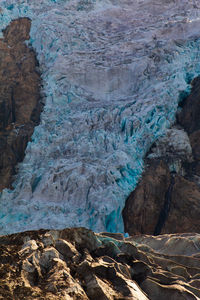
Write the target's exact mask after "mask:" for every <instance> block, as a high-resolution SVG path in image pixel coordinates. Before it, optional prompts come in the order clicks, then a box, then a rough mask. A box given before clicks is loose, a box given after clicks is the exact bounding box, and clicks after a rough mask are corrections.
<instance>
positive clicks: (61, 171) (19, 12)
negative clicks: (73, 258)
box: [0, 0, 200, 234]
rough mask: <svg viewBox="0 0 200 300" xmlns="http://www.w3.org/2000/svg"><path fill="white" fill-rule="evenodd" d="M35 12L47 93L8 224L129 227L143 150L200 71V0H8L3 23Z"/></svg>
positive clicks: (5, 216)
mask: <svg viewBox="0 0 200 300" xmlns="http://www.w3.org/2000/svg"><path fill="white" fill-rule="evenodd" d="M19 17H28V18H30V19H31V20H32V27H31V33H30V40H29V41H27V44H28V45H30V46H31V47H33V48H34V49H35V51H36V53H37V58H38V61H39V64H40V70H41V73H42V80H43V88H42V91H41V96H42V97H43V101H44V102H45V107H44V111H43V113H42V115H41V123H40V125H39V126H37V127H36V128H35V131H34V134H33V136H32V141H31V142H29V144H28V146H27V149H26V155H25V158H24V161H23V162H22V163H20V164H19V165H18V174H17V175H16V178H15V182H14V189H13V190H8V189H5V190H3V192H2V193H1V195H0V233H1V234H6V233H13V232H17V231H24V230H30V229H38V228H57V229H59V228H64V227H66V226H68V227H69V226H73V227H77V226H85V227H87V228H91V229H93V230H95V231H98V232H99V231H105V230H106V231H110V232H124V228H123V221H122V216H121V211H122V209H123V206H124V203H125V199H126V197H127V196H128V195H129V194H130V192H131V191H132V190H133V189H134V188H135V186H136V184H137V182H138V180H139V178H140V176H141V173H142V170H143V158H144V155H145V153H146V152H147V151H148V149H149V147H150V146H151V145H152V143H153V142H154V141H156V140H157V139H158V137H160V136H162V135H164V134H165V132H166V130H167V129H168V128H169V127H170V125H172V124H173V122H174V120H175V114H176V111H177V107H178V102H179V101H180V100H182V98H183V97H185V95H187V93H189V91H190V82H191V80H192V79H193V78H194V77H196V76H198V75H199V74H200V31H199V29H198V28H199V25H200V2H199V1H198V0H191V1H188V0H137V1H136V0H135V1H133V0H115V1H114V0H6V1H5V0H0V29H1V30H3V29H4V28H5V27H6V26H7V25H8V24H9V22H10V21H11V20H13V19H16V18H19Z"/></svg>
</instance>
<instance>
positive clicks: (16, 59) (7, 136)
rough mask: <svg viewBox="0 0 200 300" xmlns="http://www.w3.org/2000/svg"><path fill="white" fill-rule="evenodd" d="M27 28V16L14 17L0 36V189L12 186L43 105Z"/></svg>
mask: <svg viewBox="0 0 200 300" xmlns="http://www.w3.org/2000/svg"><path fill="white" fill-rule="evenodd" d="M30 28H31V21H30V20H29V19H28V18H20V19H17V20H14V21H12V22H11V23H10V25H9V26H8V27H7V28H6V29H5V30H4V32H3V34H4V38H3V39H0V191H2V189H4V188H6V187H7V188H11V184H12V181H13V175H14V174H15V173H16V169H15V167H16V164H17V163H18V162H20V161H22V160H23V158H24V152H25V149H26V146H27V143H28V141H29V140H30V138H31V135H32V133H33V130H34V126H36V125H37V124H38V123H39V119H40V112H41V109H42V105H41V103H40V83H41V80H40V74H39V73H38V71H37V68H38V62H37V59H36V55H35V53H34V51H33V49H30V48H29V47H28V46H27V45H26V44H25V43H24V42H25V40H28V39H29V32H30Z"/></svg>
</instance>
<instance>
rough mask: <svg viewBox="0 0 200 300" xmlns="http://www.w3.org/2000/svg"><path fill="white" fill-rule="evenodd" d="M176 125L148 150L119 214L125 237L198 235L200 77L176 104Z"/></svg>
mask: <svg viewBox="0 0 200 300" xmlns="http://www.w3.org/2000/svg"><path fill="white" fill-rule="evenodd" d="M180 107H181V109H180V108H179V112H178V113H177V122H176V124H175V125H174V127H173V128H171V129H169V130H167V133H166V135H165V136H164V137H162V138H160V139H159V140H158V141H157V142H156V143H155V144H154V145H153V146H152V148H151V149H150V151H149V153H148V154H147V157H146V160H145V164H146V167H145V171H144V173H143V176H142V178H141V180H140V182H139V184H138V186H137V188H136V189H135V190H134V191H133V192H132V193H131V194H130V196H129V197H128V199H127V201H126V205H125V208H124V210H123V218H124V226H125V231H126V232H128V233H129V234H131V235H132V234H139V233H145V234H155V235H157V234H160V233H175V232H191V231H192V232H200V219H199V214H200V202H199V199H200V177H199V176H200V156H199V154H200V121H199V112H200V78H196V79H194V80H193V82H192V89H191V93H190V95H189V96H188V97H186V98H185V99H184V100H183V101H182V102H181V103H180Z"/></svg>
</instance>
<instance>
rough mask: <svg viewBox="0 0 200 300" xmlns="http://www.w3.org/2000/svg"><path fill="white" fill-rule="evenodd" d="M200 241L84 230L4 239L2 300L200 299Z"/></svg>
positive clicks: (1, 249) (0, 279) (187, 237)
mask: <svg viewBox="0 0 200 300" xmlns="http://www.w3.org/2000/svg"><path fill="white" fill-rule="evenodd" d="M199 247H200V236H199V235H198V234H182V235H163V236H160V237H159V238H157V237H152V236H140V237H131V238H127V239H124V238H123V236H122V235H121V234H106V233H100V234H95V233H93V232H92V231H90V230H87V229H85V228H71V229H64V230H60V231H58V230H39V231H30V232H24V233H18V234H13V235H10V236H1V237H0V255H1V261H0V298H1V299H7V300H10V299H19V300H21V299H29V300H30V299H49V300H50V299H51V300H53V299H59V300H64V299H65V300H66V299H73V300H74V299H82V300H83V299H85V300H86V299H90V300H97V299H101V300H114V299H121V300H122V299H123V300H125V299H135V300H137V299H138V300H147V299H153V300H160V299H163V300H168V299H172V298H173V299H179V300H180V299H199V297H200V275H199V273H200V260H199Z"/></svg>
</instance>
